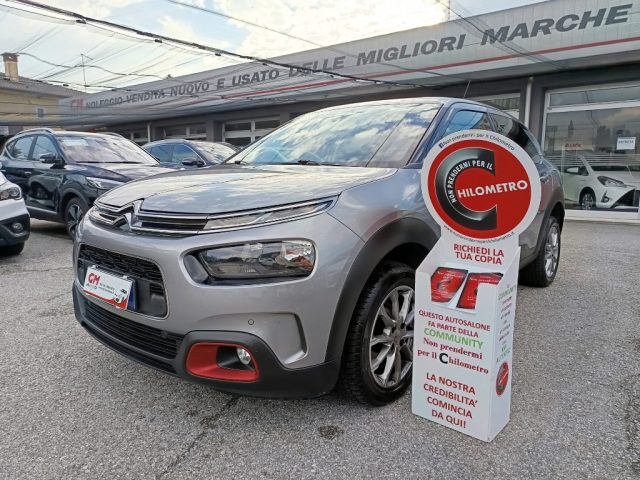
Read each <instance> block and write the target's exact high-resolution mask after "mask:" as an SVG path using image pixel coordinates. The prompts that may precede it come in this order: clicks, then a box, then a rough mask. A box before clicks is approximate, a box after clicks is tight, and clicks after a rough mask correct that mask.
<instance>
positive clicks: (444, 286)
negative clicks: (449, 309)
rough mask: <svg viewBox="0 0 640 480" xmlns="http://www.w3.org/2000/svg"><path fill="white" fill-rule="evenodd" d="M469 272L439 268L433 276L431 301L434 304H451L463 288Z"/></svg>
mask: <svg viewBox="0 0 640 480" xmlns="http://www.w3.org/2000/svg"><path fill="white" fill-rule="evenodd" d="M466 276H467V270H461V269H459V268H446V267H438V268H437V269H436V271H435V272H433V275H431V300H432V301H434V302H442V303H446V302H450V301H451V299H452V298H453V297H454V296H455V294H456V292H457V291H458V290H459V289H460V287H461V286H462V282H464V279H465V277H466Z"/></svg>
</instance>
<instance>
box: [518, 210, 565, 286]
mask: <svg viewBox="0 0 640 480" xmlns="http://www.w3.org/2000/svg"><path fill="white" fill-rule="evenodd" d="M544 235H545V237H544V241H543V244H542V247H541V248H540V251H539V252H538V255H537V256H536V258H535V260H534V261H533V262H531V263H530V264H529V265H527V266H526V267H524V268H523V269H522V270H521V271H520V280H521V282H522V283H523V284H525V285H530V286H532V287H548V286H549V285H551V284H552V283H553V280H554V279H555V278H556V274H557V273H558V265H559V263H560V247H561V237H560V224H559V223H558V220H557V219H556V218H555V217H549V219H548V220H547V228H546V229H545V230H544Z"/></svg>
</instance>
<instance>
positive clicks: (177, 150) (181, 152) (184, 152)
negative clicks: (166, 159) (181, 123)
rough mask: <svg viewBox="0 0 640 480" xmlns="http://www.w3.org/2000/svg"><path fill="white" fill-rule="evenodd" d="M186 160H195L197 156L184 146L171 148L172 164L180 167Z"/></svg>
mask: <svg viewBox="0 0 640 480" xmlns="http://www.w3.org/2000/svg"><path fill="white" fill-rule="evenodd" d="M187 158H192V159H197V158H198V154H197V153H196V152H194V151H193V150H191V149H190V148H189V147H187V146H186V145H176V146H175V147H173V163H174V164H176V165H180V164H181V163H182V161H183V160H186V159H187Z"/></svg>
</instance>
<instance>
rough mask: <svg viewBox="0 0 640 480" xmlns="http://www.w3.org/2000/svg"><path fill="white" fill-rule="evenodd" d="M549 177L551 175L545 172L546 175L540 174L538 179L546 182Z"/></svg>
mask: <svg viewBox="0 0 640 480" xmlns="http://www.w3.org/2000/svg"><path fill="white" fill-rule="evenodd" d="M550 178H551V176H550V175H549V174H548V173H547V174H546V175H542V176H541V177H540V181H541V182H542V183H547V182H548V181H549V179H550Z"/></svg>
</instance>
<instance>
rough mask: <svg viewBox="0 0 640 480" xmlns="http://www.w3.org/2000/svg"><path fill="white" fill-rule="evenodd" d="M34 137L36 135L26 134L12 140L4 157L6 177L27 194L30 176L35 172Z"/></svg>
mask: <svg viewBox="0 0 640 480" xmlns="http://www.w3.org/2000/svg"><path fill="white" fill-rule="evenodd" d="M34 138H35V136H34V135H25V136H21V137H19V138H16V139H15V140H12V141H10V142H9V143H8V144H7V147H6V150H5V152H6V155H5V156H4V157H3V159H2V164H3V172H4V174H5V177H7V179H8V180H9V181H10V182H13V183H15V184H16V185H19V186H20V188H21V189H22V192H23V193H24V195H25V196H26V195H27V194H28V191H29V185H28V182H29V178H30V177H31V175H32V174H33V167H34V165H33V161H32V160H31V159H30V155H31V148H32V146H33V140H34Z"/></svg>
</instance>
